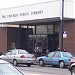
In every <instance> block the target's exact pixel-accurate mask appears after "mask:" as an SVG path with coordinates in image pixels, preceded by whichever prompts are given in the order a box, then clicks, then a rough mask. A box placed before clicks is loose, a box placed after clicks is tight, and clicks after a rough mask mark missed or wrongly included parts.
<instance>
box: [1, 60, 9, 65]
mask: <svg viewBox="0 0 75 75" xmlns="http://www.w3.org/2000/svg"><path fill="white" fill-rule="evenodd" d="M3 63H4V64H6V63H8V62H6V61H4V60H1V59H0V64H3Z"/></svg>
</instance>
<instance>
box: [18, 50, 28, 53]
mask: <svg viewBox="0 0 75 75" xmlns="http://www.w3.org/2000/svg"><path fill="white" fill-rule="evenodd" d="M18 54H28V52H27V51H25V50H18Z"/></svg>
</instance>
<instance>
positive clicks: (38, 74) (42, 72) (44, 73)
mask: <svg viewBox="0 0 75 75" xmlns="http://www.w3.org/2000/svg"><path fill="white" fill-rule="evenodd" d="M17 68H18V69H20V70H21V71H22V72H23V73H24V74H26V75H71V74H70V72H69V71H68V69H67V68H64V69H60V68H56V67H52V66H45V67H40V66H38V65H32V66H31V67H27V66H25V65H20V66H18V67H17Z"/></svg>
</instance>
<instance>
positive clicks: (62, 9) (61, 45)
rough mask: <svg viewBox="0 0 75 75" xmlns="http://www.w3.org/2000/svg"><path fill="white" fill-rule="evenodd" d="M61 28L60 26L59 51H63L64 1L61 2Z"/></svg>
mask: <svg viewBox="0 0 75 75" xmlns="http://www.w3.org/2000/svg"><path fill="white" fill-rule="evenodd" d="M60 19H61V26H60V34H59V35H60V49H61V51H63V28H64V23H63V22H64V0H61V17H60Z"/></svg>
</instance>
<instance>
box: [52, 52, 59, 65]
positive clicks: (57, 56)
mask: <svg viewBox="0 0 75 75" xmlns="http://www.w3.org/2000/svg"><path fill="white" fill-rule="evenodd" d="M59 57H60V52H59V51H56V52H55V54H54V56H53V57H52V65H58V63H59Z"/></svg>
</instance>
